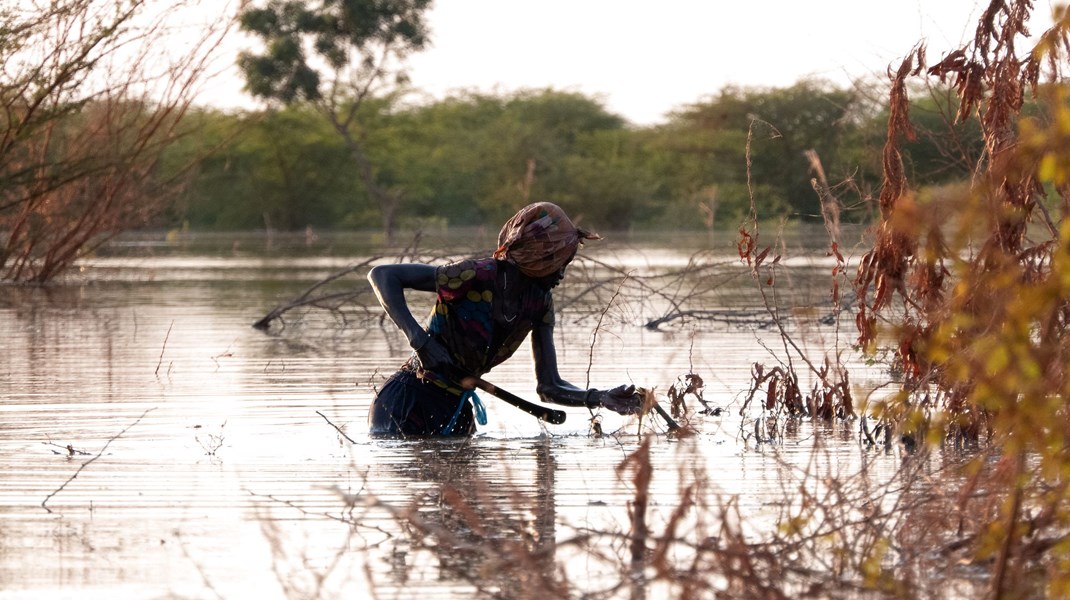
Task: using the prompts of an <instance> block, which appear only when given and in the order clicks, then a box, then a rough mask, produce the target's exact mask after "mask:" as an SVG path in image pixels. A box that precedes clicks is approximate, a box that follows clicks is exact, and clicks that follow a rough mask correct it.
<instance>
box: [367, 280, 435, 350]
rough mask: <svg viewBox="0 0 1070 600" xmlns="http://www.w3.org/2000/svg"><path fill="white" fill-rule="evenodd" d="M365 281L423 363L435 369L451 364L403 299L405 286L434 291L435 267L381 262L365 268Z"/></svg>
mask: <svg viewBox="0 0 1070 600" xmlns="http://www.w3.org/2000/svg"><path fill="white" fill-rule="evenodd" d="M368 282H369V283H371V286H372V290H374V291H375V296H376V298H378V299H379V304H380V305H382V307H383V309H384V310H386V314H387V315H388V316H389V317H390V320H391V321H393V322H394V324H395V325H397V327H398V329H400V330H401V332H402V333H403V334H405V338H406V339H408V340H409V346H410V347H412V349H413V350H416V352H417V354H419V356H420V361H421V362H422V364H423V366H424V367H425V368H428V369H434V367H436V366H440V365H443V364H452V362H453V361H452V359H451V358H450V355H449V352H448V351H447V350H446V348H444V347H443V346H442V344H439V343H438V342H437V341H435V340H434V339H433V338H432V337H431V336H430V335H429V334H428V333H427V332H426V331H424V328H423V326H422V325H420V323H419V322H418V321H417V320H416V318H415V317H413V316H412V311H411V310H410V309H409V305H408V303H407V302H406V301H405V290H406V289H413V290H418V291H421V292H434V291H435V290H436V286H435V267H433V266H431V265H422V264H400V265H380V266H377V267H373V268H372V270H371V271H368Z"/></svg>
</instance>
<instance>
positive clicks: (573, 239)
mask: <svg viewBox="0 0 1070 600" xmlns="http://www.w3.org/2000/svg"><path fill="white" fill-rule="evenodd" d="M598 239H602V237H601V236H600V235H598V234H596V233H591V232H589V231H586V230H584V229H580V228H578V227H576V226H575V225H574V224H573V223H572V220H571V219H569V218H568V215H566V214H565V211H563V210H561V207H560V206H558V205H556V204H552V203H550V202H536V203H534V204H529V205H527V206H525V207H524V208H522V209H520V212H518V213H516V214H515V215H513V218H512V219H509V221H508V222H507V223H506V224H505V225H504V226H503V227H502V231H501V233H499V234H498V249H497V250H496V251H495V252H494V258H497V259H498V260H506V261H509V262H511V263H513V264H514V265H516V266H517V268H519V269H520V272H522V273H523V274H525V275H527V276H528V277H534V278H541V277H546V276H547V275H552V274H553V273H556V272H557V271H559V270H561V268H562V267H564V266H565V265H567V264H568V263H569V261H570V260H572V257H573V256H575V255H576V250H578V249H579V247H580V246H581V245H582V244H583V240H598Z"/></svg>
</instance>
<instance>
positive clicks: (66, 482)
mask: <svg viewBox="0 0 1070 600" xmlns="http://www.w3.org/2000/svg"><path fill="white" fill-rule="evenodd" d="M154 410H156V407H152V408H150V409H148V410H146V411H145V412H143V413H141V416H140V417H138V418H137V419H136V420H135V421H134V422H133V423H131V424H129V425H127V426H126V427H125V428H123V430H122V431H120V432H119V433H117V434H115V435H113V436H112V437H110V438H109V439H108V441H107V442H106V443H105V444H104V447H103V448H101V449H100V452H97V453H96V455H95V456H94V457H93V458H90V459H89V460H87V461H85V462H84V463H82V466H80V467H78V470H77V471H75V472H74V474H73V475H71V476H70V477H68V478H67V481H64V482H63V484H62V485H60V486H59V487H58V488H56V489H55V490H54V491H53V492H52V493H51V494H49V495H47V496H45V499H44V500H42V501H41V508H43V509H45V510H46V511H48V512H49V513H51V512H52V509H51V508H48V506H47V504H48V501H49V500H51V499H52V497H53V496H55V495H56V494H58V493H60V492H62V491H63V488H65V487H67V485H68V484H69V483H70V482H72V481H74V480H75V478H77V477H78V475H79V474H81V472H82V471H83V470H85V468H86V467H88V466H89V465H91V464H93V461H95V460H97V459H98V458H100V457H101V456H102V455H103V454H104V451H105V450H107V449H108V446H110V445H111V443H112V442H114V441H115V440H117V439H119V438H120V437H122V436H123V434H124V433H126V432H127V431H130V428H132V427H133V426H134V425H137V424H138V423H140V422H141V419H144V418H145V415H147V414H149V413H150V412H152V411H154Z"/></svg>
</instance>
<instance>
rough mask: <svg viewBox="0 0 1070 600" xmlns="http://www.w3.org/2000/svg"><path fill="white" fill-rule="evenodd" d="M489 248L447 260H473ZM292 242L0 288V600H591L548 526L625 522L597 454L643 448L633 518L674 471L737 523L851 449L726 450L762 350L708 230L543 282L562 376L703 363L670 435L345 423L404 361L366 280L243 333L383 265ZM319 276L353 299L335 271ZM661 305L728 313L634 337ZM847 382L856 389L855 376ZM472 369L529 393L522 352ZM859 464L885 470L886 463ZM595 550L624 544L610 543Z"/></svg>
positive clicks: (189, 254)
mask: <svg viewBox="0 0 1070 600" xmlns="http://www.w3.org/2000/svg"><path fill="white" fill-rule="evenodd" d="M486 237H487V236H486V234H485V233H484V234H483V235H482V236H480V235H475V236H467V237H466V240H467V242H466V243H467V246H458V245H454V246H452V248H453V249H454V251H455V252H456V253H460V254H464V253H466V252H472V251H474V250H473V249H474V248H478V247H481V244H482V245H485V247H489V246H490V244H491V243H492V240H489V239H485V238H486ZM808 239H809V238H807V237H806V236H799V237H798V238H797V239H794V238H793V239H792V240H791V241H790V245H789V248H790V249H791V250H793V252H794V251H797V255H794V254H793V255H792V256H790V257H788V258H786V259H785V260H784V261H783V266H782V267H781V271H780V272H781V273H782V274H783V276H784V278H785V284H784V286H783V289H784V292H783V295H782V296H780V297H778V298H777V299H776V300H775V301H777V302H780V303H781V304H782V305H783V306H784V307H785V310H787V309H788V308H792V307H793V308H795V309H805V310H812V311H818V312H821V313H822V314H824V313H827V312H829V311H830V310H831V305H830V304H829V302H828V301H827V291H826V290H827V287H826V285H827V277H828V272H829V266H830V263H829V262H828V260H829V259H827V258H826V257H825V255H824V253H823V251H822V250H821V248H822V243H823V242H822V241H821V240H820V238H817V239H816V241H807V240H808ZM309 242H310V243H308V244H306V243H305V240H304V239H301V238H297V239H291V238H285V237H283V236H275V237H272V238H270V239H268V238H264V237H263V236H232V239H231V238H228V236H191V237H187V238H184V239H177V240H174V239H173V240H168V239H166V238H165V237H164V236H162V235H160V236H153V235H145V236H141V237H132V238H128V239H126V240H122V241H121V242H120V243H118V244H115V245H113V246H111V247H109V248H107V249H105V251H102V252H101V253H100V255H98V256H95V257H92V258H88V259H86V260H85V261H83V263H82V264H81V265H80V267H79V269H77V270H76V272H74V273H71V274H70V276H69V277H68V278H66V279H65V280H64V281H62V282H59V283H57V284H55V285H51V286H47V287H43V288H29V289H25V288H10V287H9V288H0V340H2V344H3V350H2V352H3V355H2V359H0V597H3V598H40V597H48V598H79V599H85V598H98V597H99V598H170V597H174V598H218V597H222V598H246V597H257V598H287V597H289V598H294V597H325V598H327V597H342V596H344V595H348V596H350V597H352V596H353V595H354V594H357V595H358V597H360V596H364V595H367V593H368V592H369V590H372V589H374V590H375V591H376V593H377V594H378V597H381V598H391V597H402V596H405V597H410V596H411V594H412V593H413V592H414V591H418V590H420V589H426V590H428V591H429V592H431V591H433V593H435V594H436V595H437V596H440V597H471V596H473V595H477V594H479V593H481V591H487V590H492V591H493V590H499V591H501V592H502V593H503V594H506V595H512V596H515V595H522V593H521V592H523V590H528V591H530V590H531V589H538V586H544V585H547V582H548V581H552V580H553V579H554V577H555V576H557V577H559V579H560V578H561V577H563V578H564V579H565V580H566V581H567V582H569V590H570V592H573V593H579V592H582V591H589V592H598V591H599V590H607V589H611V588H612V586H613V585H614V584H615V583H617V582H619V581H620V577H621V575H620V568H619V564H618V563H616V562H614V561H613V560H608V559H607V560H593V559H592V555H593V553H592V552H590V549H589V548H588V549H581V548H579V547H578V546H577V545H574V544H571V543H569V540H573V539H574V538H575V536H577V535H579V534H581V533H582V532H585V531H586V532H589V531H599V532H619V533H620V534H622V535H625V534H627V532H628V529H629V520H628V519H629V502H630V501H632V500H634V497H635V490H634V487H633V485H632V483H631V480H630V475H629V474H628V472H627V471H620V470H619V469H618V465H620V464H621V462H622V460H624V459H625V457H626V456H628V455H629V454H630V453H631V452H633V451H634V450H635V449H636V448H637V447H638V446H639V444H640V442H641V440H642V439H643V438H644V437H650V438H651V439H652V445H651V457H652V462H653V465H654V473H655V478H654V487H653V488H652V499H651V500H652V501H651V510H650V517H651V524H652V528H654V529H656V528H657V526H658V524H659V523H662V524H663V523H664V521H665V520H666V519H667V518H668V517H669V515H670V514H671V512H672V510H673V507H674V506H675V505H676V503H677V502H678V499H679V489H680V482H681V481H690V480H691V478H692V477H693V474H694V473H696V472H700V473H703V474H705V476H706V477H708V485H707V486H705V488H704V490H703V493H704V494H707V495H708V497H709V498H710V499H715V498H719V499H723V498H732V499H735V500H737V501H738V502H739V503H740V505H741V506H742V507H743V508H744V509H745V510H747V511H750V512H752V513H753V514H759V515H760V514H761V513H762V512H763V511H766V512H769V513H770V514H774V512H775V507H773V506H772V505H771V504H772V503H774V502H775V501H779V499H781V498H783V486H784V485H785V477H784V469H785V468H786V467H785V465H791V464H795V463H796V462H797V464H799V465H802V466H805V465H808V464H811V463H810V461H811V460H812V458H813V456H814V455H813V449H814V447H815V445H816V446H819V447H820V448H821V456H822V457H823V458H822V460H823V461H825V462H826V463H827V465H830V467H829V468H842V469H845V470H849V469H852V468H855V465H857V464H858V463H859V460H860V455H861V453H862V452H861V450H860V448H859V446H858V444H857V443H856V438H855V434H854V433H853V430H852V429H851V428H850V427H844V428H834V429H833V430H832V431H820V430H815V429H813V428H811V427H809V426H804V427H802V428H801V429H800V433H798V434H795V435H792V436H791V437H790V438H786V439H784V440H781V441H780V442H779V443H777V444H756V443H755V442H754V440H753V439H750V440H747V439H745V438H746V435H744V434H745V433H747V432H749V431H750V425H749V422H748V421H744V420H742V419H741V417H739V416H738V414H737V410H738V408H739V406H740V404H741V402H742V399H743V395H744V393H745V392H746V390H747V388H748V384H749V379H750V372H751V368H752V365H753V364H754V363H755V362H764V363H770V364H771V363H775V358H774V356H773V355H774V354H775V353H777V352H779V351H780V350H782V349H783V345H782V342H781V340H780V337H779V335H777V334H776V332H775V331H774V330H773V329H772V328H769V327H767V326H766V325H767V324H768V323H766V322H765V321H766V318H767V316H768V315H767V313H766V311H765V309H764V306H763V305H762V304H761V300H760V297H759V296H758V295H757V294H756V293H755V292H754V290H755V287H754V285H755V283H754V281H753V279H752V278H751V277H750V275H749V272H748V271H747V269H746V267H745V265H743V264H742V263H740V262H739V260H738V257H737V256H736V254H735V247H734V240H732V239H731V238H715V239H711V238H707V237H705V236H693V237H691V238H685V237H680V236H674V237H673V238H671V239H665V238H661V239H657V238H654V237H649V238H645V239H643V238H638V237H635V238H630V237H628V236H619V237H618V241H616V242H614V241H612V237H610V239H607V240H606V241H605V242H602V243H600V244H599V246H598V247H597V248H591V247H589V248H588V249H587V250H586V251H585V255H586V256H588V257H589V259H590V260H589V261H586V262H580V263H578V264H577V265H576V266H575V267H574V268H573V271H574V272H573V273H570V280H569V283H568V284H566V286H565V288H564V289H561V290H559V292H558V296H559V298H560V299H559V306H560V305H564V307H563V308H562V309H561V312H562V314H561V315H559V326H558V328H557V329H558V331H557V347H558V351H559V363H560V365H561V370H562V374H563V375H564V376H565V378H566V379H568V380H570V381H571V382H573V383H575V384H577V385H590V386H598V387H610V386H615V385H617V384H619V383H635V384H637V385H642V386H646V387H654V388H656V390H657V392H658V393H659V394H664V392H665V391H666V390H667V389H668V387H669V386H670V385H671V384H672V383H673V382H674V381H676V379H677V378H678V377H680V376H682V375H684V374H687V373H696V374H699V375H701V376H702V377H703V378H704V379H705V382H706V388H705V393H704V398H705V400H706V401H707V402H708V403H709V404H710V405H711V406H714V407H717V408H721V409H724V410H723V412H722V413H720V414H719V415H717V416H713V415H695V416H694V417H693V420H692V422H691V425H692V426H693V427H694V428H695V430H696V431H697V435H695V436H693V437H691V438H687V439H675V438H674V437H671V436H668V435H666V434H665V428H664V426H663V424H662V423H660V422H658V421H655V422H654V423H651V422H649V421H648V422H646V423H645V424H642V425H640V424H639V423H638V422H636V421H635V420H634V419H626V418H623V417H619V416H617V415H613V414H605V413H603V414H601V415H600V418H601V426H602V429H603V431H604V432H606V433H607V434H609V435H604V436H595V435H592V433H591V426H590V419H591V417H592V415H591V413H590V412H589V411H587V410H586V409H566V410H567V412H568V419H567V421H566V423H565V424H563V425H559V426H543V425H542V424H541V423H540V422H538V421H536V420H534V419H533V418H532V417H530V416H528V415H526V414H525V413H522V412H520V411H518V410H517V409H515V408H512V407H511V406H509V405H506V404H504V403H501V402H498V401H495V400H494V399H493V398H490V397H488V396H485V395H484V400H485V401H486V403H487V406H488V413H489V424H488V425H487V426H485V427H482V428H481V431H480V433H479V435H477V436H476V437H475V438H474V439H472V440H468V441H457V440H430V441H422V442H414V441H396V440H373V439H369V438H368V436H366V435H365V428H366V414H367V409H368V406H369V404H370V402H371V399H372V397H373V395H374V390H375V388H376V387H377V386H378V385H380V384H381V383H382V381H383V380H384V378H385V377H386V376H388V375H389V374H390V373H391V372H393V370H394V369H395V368H396V367H397V366H398V365H399V364H400V363H401V362H402V361H403V360H404V359H405V358H406V357H407V347H406V345H405V343H404V339H403V338H402V337H401V336H400V335H399V334H398V333H397V332H396V331H395V330H394V329H393V327H392V326H391V325H390V323H389V322H385V323H384V322H382V321H381V320H380V319H378V318H377V315H378V309H377V307H375V305H374V303H373V302H372V299H371V296H370V294H367V293H364V294H362V295H360V296H358V299H357V302H358V306H356V307H352V308H351V309H349V310H347V312H346V313H345V314H344V315H339V314H334V313H330V312H326V311H315V310H313V311H304V310H299V311H294V312H292V313H289V314H288V315H287V318H286V319H285V324H284V326H275V327H274V328H273V329H272V330H271V331H269V332H267V333H265V332H262V331H258V330H256V329H253V328H252V327H251V324H252V323H253V322H254V321H255V320H256V319H258V318H259V317H261V316H263V315H264V314H265V313H266V312H267V310H268V309H270V308H271V307H273V306H275V305H276V304H277V303H279V302H282V301H285V300H287V299H290V298H293V297H295V296H296V295H297V294H299V293H301V292H302V291H303V290H304V289H305V288H306V287H307V286H309V285H310V284H311V283H313V282H315V281H317V280H319V279H321V278H322V277H324V276H326V275H327V274H329V273H331V272H333V271H335V270H338V269H342V268H345V267H346V266H347V265H351V264H356V263H359V262H361V261H363V260H365V259H367V258H369V257H374V256H376V255H378V254H379V253H380V251H379V250H378V247H377V246H376V245H375V243H374V240H368V239H364V238H357V237H353V238H347V237H345V236H336V237H330V236H323V237H322V238H320V239H317V240H314V241H312V240H309ZM424 243H425V245H430V246H433V247H439V245H440V244H441V241H440V240H435V239H433V238H432V239H431V240H425V242H424ZM696 260H697V261H699V262H700V263H701V264H702V265H703V269H702V270H701V271H700V272H699V273H698V274H696V275H694V276H689V277H682V276H666V277H665V278H662V279H657V278H654V279H649V282H650V284H649V285H650V288H649V289H646V290H644V288H642V287H635V285H634V283H635V282H634V281H633V282H630V283H628V284H627V285H625V286H623V287H619V281H615V280H614V282H611V283H606V284H604V285H601V286H598V287H596V288H594V289H591V288H590V287H589V284H590V283H591V282H592V281H596V280H598V279H597V278H607V277H611V276H612V275H613V273H629V274H631V276H632V277H634V278H635V279H636V280H642V279H643V278H645V277H655V276H656V275H658V274H665V273H674V272H677V271H679V270H681V269H685V268H687V267H688V265H689V264H690V265H692V266H694V265H695V263H696ZM343 283H344V285H346V286H351V287H353V288H354V289H362V286H363V289H365V290H366V284H364V282H363V280H362V278H361V276H360V274H359V273H358V274H354V275H352V276H350V277H349V278H348V279H347V280H345V281H344V282H343ZM789 284H790V285H789ZM585 286H588V287H585ZM566 298H567V299H568V301H567V302H565V301H563V300H564V299H566ZM412 303H413V305H414V307H415V309H414V312H416V313H417V314H421V312H422V311H423V310H426V309H427V308H429V307H430V299H429V298H427V297H425V296H419V295H416V296H414V297H413V298H412ZM675 309H701V310H705V311H711V310H716V311H724V312H723V313H721V314H720V316H719V317H717V318H692V319H680V320H671V321H667V322H665V323H664V324H663V325H662V326H660V327H659V328H658V329H650V328H646V327H644V326H643V325H644V324H646V323H648V322H649V321H651V320H653V319H656V318H658V317H662V316H664V315H666V314H669V313H671V312H672V311H673V310H675ZM785 314H786V315H789V314H790V313H789V312H786V313H785ZM830 314H831V313H830ZM733 315H734V316H735V318H730V317H732V316H733ZM795 333H796V334H797V335H798V340H799V341H800V342H801V343H803V344H804V346H805V347H806V348H807V350H808V351H810V352H813V353H814V354H815V356H817V357H820V356H821V355H822V353H823V352H824V351H825V350H826V349H829V348H833V349H834V348H836V347H849V339H850V337H851V335H850V331H848V330H846V329H843V325H842V324H840V323H839V322H833V323H832V324H830V325H829V326H828V327H826V328H824V329H821V330H811V329H807V330H797V331H796V332H795ZM853 376H854V380H855V381H856V382H857V383H859V384H862V385H867V381H866V377H867V375H866V374H865V370H864V369H863V368H862V367H861V366H859V373H858V374H857V375H855V374H854V373H853ZM874 376H876V377H879V375H874ZM487 379H489V380H491V381H494V382H495V383H496V384H498V385H499V386H501V387H504V388H507V389H509V390H510V391H512V392H514V393H516V394H518V395H520V396H523V397H526V398H532V399H534V398H535V394H534V378H533V367H532V362H531V358H530V350H529V349H528V348H526V347H524V348H521V350H520V351H519V352H518V353H517V355H516V356H515V357H514V358H513V359H512V360H510V361H509V362H507V363H506V364H504V365H502V366H500V367H499V368H497V369H495V370H494V371H493V372H492V373H491V374H489V375H488V376H487ZM692 407H698V406H697V404H695V402H694V400H692ZM328 421H329V422H328ZM335 426H337V427H339V428H342V429H343V430H344V432H345V434H346V436H348V437H349V438H351V440H352V442H353V443H351V442H350V441H349V440H346V439H344V438H343V437H342V436H341V435H339V433H338V432H337V431H336V430H335ZM867 460H868V461H872V464H870V465H869V467H870V468H875V469H878V470H879V469H882V468H884V469H887V471H888V473H893V472H894V470H895V468H896V460H897V459H896V458H895V457H894V456H891V455H888V456H883V457H882V456H876V457H869V458H867ZM882 465H883V466H882ZM72 477H73V479H72ZM407 509H412V510H416V511H417V512H416V513H415V514H417V515H419V517H420V518H419V519H416V521H415V522H416V523H423V524H425V525H426V526H427V527H428V528H429V530H433V531H438V532H439V534H440V535H447V534H448V535H450V536H454V537H453V538H451V539H454V541H457V542H458V543H462V542H464V541H465V540H468V539H470V538H472V536H475V537H476V538H478V539H479V540H483V541H484V542H482V543H484V545H483V546H478V545H475V544H472V545H471V548H469V549H468V550H466V551H459V550H457V549H456V548H453V549H448V548H447V547H446V546H447V545H445V544H435V543H431V542H429V541H428V539H429V538H428V537H427V536H426V535H425V534H426V532H422V533H421V532H419V531H416V532H414V531H413V528H412V526H411V522H410V524H409V525H406V526H402V525H400V524H399V522H398V520H397V518H395V517H396V515H395V514H393V513H392V511H394V512H396V511H401V510H407ZM487 539H491V540H495V539H500V540H501V543H502V544H504V546H502V547H507V546H508V544H509V543H522V544H525V545H526V547H527V548H529V549H531V550H532V554H531V555H530V556H535V557H537V560H536V564H533V565H531V569H528V570H527V571H525V572H526V573H528V574H529V576H530V579H528V580H525V581H515V580H514V581H513V583H512V584H511V585H516V586H527V587H518V588H517V589H514V590H510V589H509V587H508V586H509V585H510V584H508V583H502V582H501V581H498V580H496V579H495V578H494V577H493V573H488V572H487V570H488V569H491V570H493V568H494V564H495V563H494V560H496V557H494V556H488V555H487V553H486V552H484V551H481V550H480V548H485V547H486V546H485V540H487ZM461 545H462V546H463V543H462V544H461ZM599 555H602V556H626V555H627V549H626V544H624V543H618V544H614V545H612V546H611V547H607V548H604V549H602V551H600V552H599ZM532 560H535V559H534V558H533V559H532ZM561 570H563V573H562V572H561ZM480 582H484V583H483V584H481V583H480ZM481 585H486V586H488V587H487V588H485V589H482V590H481V589H480V586H481ZM625 591H626V590H617V591H616V592H610V593H608V595H610V596H614V595H616V596H620V595H624V594H625ZM628 593H630V594H632V595H633V597H634V590H631V591H629V592H628ZM650 593H652V594H655V596H656V590H655V591H650Z"/></svg>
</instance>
